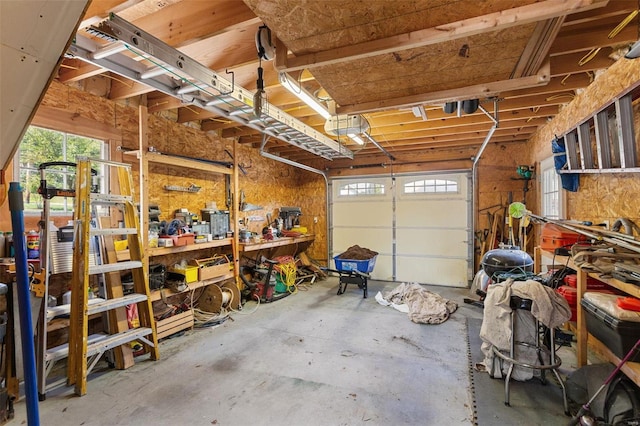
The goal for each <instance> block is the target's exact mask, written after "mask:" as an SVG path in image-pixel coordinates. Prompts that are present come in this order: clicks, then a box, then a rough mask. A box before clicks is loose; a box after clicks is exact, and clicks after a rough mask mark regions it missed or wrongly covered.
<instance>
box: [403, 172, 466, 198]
mask: <svg viewBox="0 0 640 426" xmlns="http://www.w3.org/2000/svg"><path fill="white" fill-rule="evenodd" d="M420 182H422V183H423V185H420V186H416V185H415V184H416V183H420ZM439 182H443V183H439ZM411 184H414V185H413V186H412V187H413V188H414V189H415V188H423V189H424V190H423V191H411V192H409V191H407V186H408V185H411ZM453 184H455V191H449V190H447V189H448V187H449V186H453ZM440 187H444V189H445V190H444V191H437V190H436V189H437V188H440ZM427 188H433V189H434V190H433V191H427V190H426V189H427ZM401 192H402V195H406V196H408V197H411V196H441V195H453V194H459V193H460V182H459V181H458V180H457V179H451V178H449V177H441V176H439V177H433V178H429V179H417V180H415V179H414V180H405V181H403V182H402V191H401Z"/></svg>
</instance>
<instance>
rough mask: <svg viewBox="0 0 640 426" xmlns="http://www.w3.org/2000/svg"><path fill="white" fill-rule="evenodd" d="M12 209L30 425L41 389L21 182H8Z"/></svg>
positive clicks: (36, 419)
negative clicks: (37, 367)
mask: <svg viewBox="0 0 640 426" xmlns="http://www.w3.org/2000/svg"><path fill="white" fill-rule="evenodd" d="M9 210H11V225H12V228H13V235H14V237H13V247H14V250H15V256H16V281H17V283H16V286H17V292H18V310H19V311H20V336H21V340H22V358H23V364H24V390H25V396H26V402H27V422H28V424H29V426H38V425H40V415H39V412H38V388H37V383H38V382H37V375H36V351H35V345H34V340H33V322H32V321H31V294H30V290H29V267H28V266H27V244H26V241H25V237H24V204H23V200H22V188H20V182H11V183H10V184H9Z"/></svg>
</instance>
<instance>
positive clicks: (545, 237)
mask: <svg viewBox="0 0 640 426" xmlns="http://www.w3.org/2000/svg"><path fill="white" fill-rule="evenodd" d="M584 239H585V238H584V237H583V236H582V235H580V234H578V233H577V232H573V231H569V230H566V229H564V228H562V227H561V226H558V225H554V224H553V223H545V224H544V226H543V227H542V235H541V236H540V248H541V249H542V250H544V251H554V250H555V249H557V248H562V247H564V248H570V247H571V246H572V245H574V244H575V243H577V242H578V241H581V240H584Z"/></svg>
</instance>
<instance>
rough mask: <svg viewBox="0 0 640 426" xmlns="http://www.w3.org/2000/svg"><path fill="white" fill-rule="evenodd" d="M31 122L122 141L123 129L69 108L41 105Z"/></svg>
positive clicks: (51, 127)
mask: <svg viewBox="0 0 640 426" xmlns="http://www.w3.org/2000/svg"><path fill="white" fill-rule="evenodd" d="M31 124H33V125H35V126H41V127H45V128H48V129H60V127H61V126H63V127H64V130H65V131H66V132H69V133H73V134H76V135H84V136H88V137H92V138H96V139H102V140H111V141H113V142H115V143H116V144H119V143H122V131H121V130H119V129H117V128H115V127H112V126H110V125H108V124H102V123H99V122H97V121H96V120H92V119H89V118H85V117H82V116H80V115H78V114H77V113H75V112H71V111H67V110H61V109H57V108H52V107H47V106H40V107H39V108H38V110H37V111H36V114H35V116H34V117H33V121H32V123H31Z"/></svg>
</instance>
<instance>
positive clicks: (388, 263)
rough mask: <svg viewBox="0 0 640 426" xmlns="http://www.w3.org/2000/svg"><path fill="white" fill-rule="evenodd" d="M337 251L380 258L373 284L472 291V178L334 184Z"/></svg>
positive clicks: (452, 175)
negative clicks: (362, 250) (354, 249)
mask: <svg viewBox="0 0 640 426" xmlns="http://www.w3.org/2000/svg"><path fill="white" fill-rule="evenodd" d="M331 186H332V191H331V195H332V199H331V231H332V232H331V237H332V241H331V248H332V256H336V255H338V254H340V253H342V252H343V251H345V250H346V249H347V248H349V247H350V246H352V245H355V244H357V245H359V246H361V247H366V248H369V249H371V250H375V251H377V252H378V253H380V254H379V255H378V258H377V260H376V264H375V267H374V270H373V272H372V274H371V275H372V278H374V279H378V280H388V281H402V282H417V283H423V284H437V285H446V286H453V287H467V285H468V282H469V280H470V279H471V278H472V268H471V264H470V260H471V253H472V246H471V242H472V241H471V240H470V238H469V235H470V227H469V224H470V217H471V216H470V208H471V194H470V185H469V174H467V173H450V174H438V175H433V174H429V175H420V176H398V177H395V178H391V177H379V178H371V177H365V178H349V179H334V180H332V182H331Z"/></svg>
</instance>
